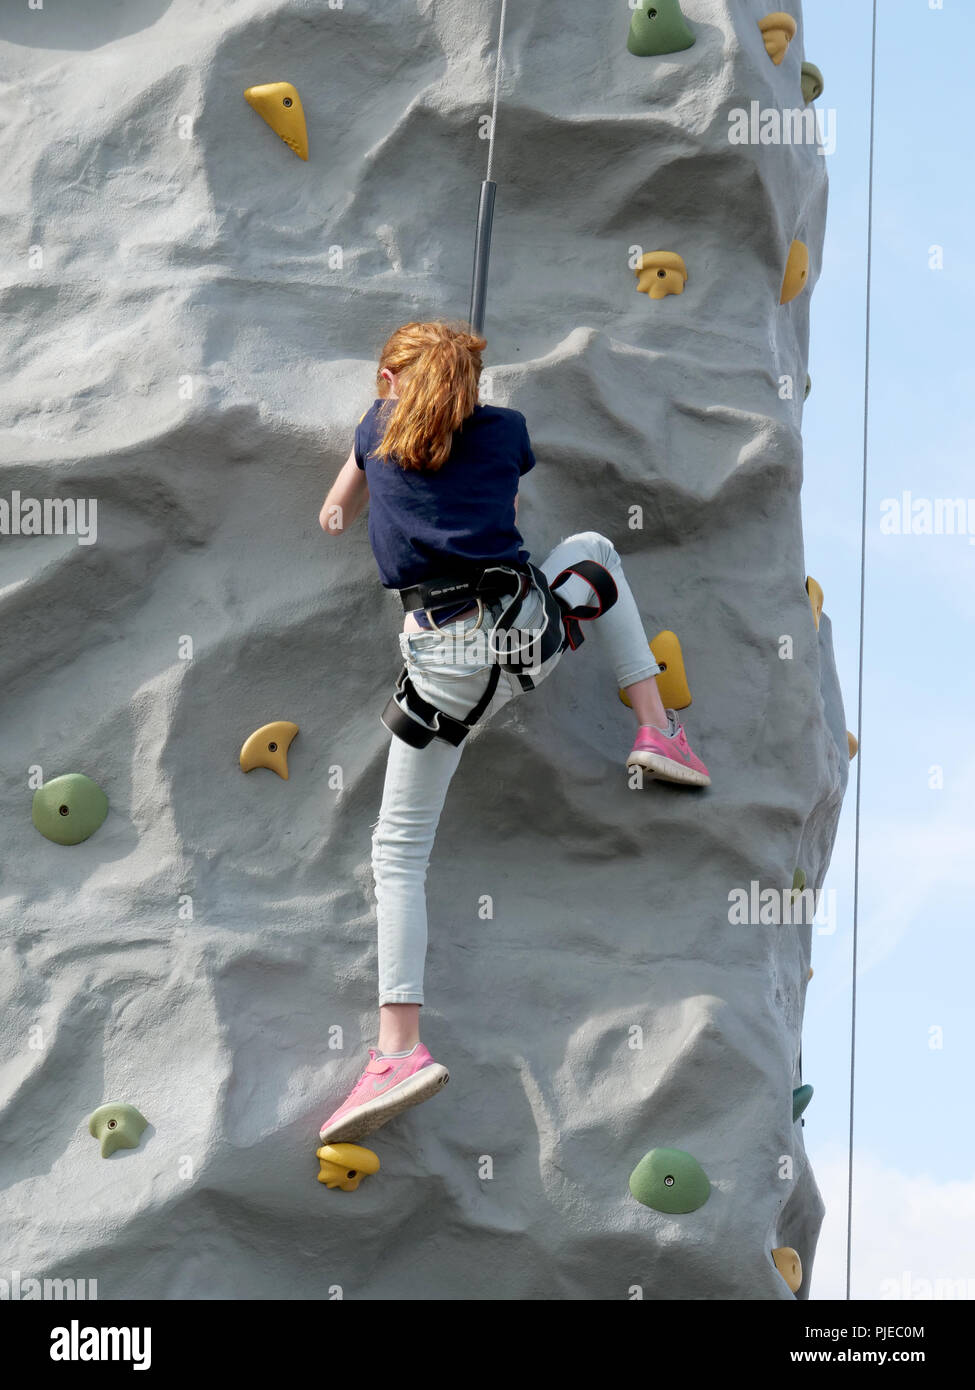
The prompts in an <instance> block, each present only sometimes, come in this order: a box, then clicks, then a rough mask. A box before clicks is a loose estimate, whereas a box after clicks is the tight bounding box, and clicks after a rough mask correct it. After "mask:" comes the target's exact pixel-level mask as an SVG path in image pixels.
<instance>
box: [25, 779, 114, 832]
mask: <svg viewBox="0 0 975 1390" xmlns="http://www.w3.org/2000/svg"><path fill="white" fill-rule="evenodd" d="M107 815H108V797H107V796H106V795H105V793H104V792H103V791H102V789H101V787H100V786H99V785H98V783H97V782H93V781H92V780H91V778H90V777H86V776H85V775H84V773H83V772H67V773H65V775H64V776H63V777H54V778H52V780H51V781H50V782H45V783H44V785H43V787H38V789H37V791H36V792H35V793H34V804H33V806H32V808H31V818H32V819H33V822H34V824H35V825H36V826H37V828H38V830H39V831H40V832H41V834H42V835H44V836H46V837H47V839H49V840H53V841H54V843H55V844H57V845H80V844H81V842H82V840H87V839H88V836H89V835H94V833H95V831H96V830H97V829H98V827H99V826H100V825H101V823H102V821H103V820H104V819H105V817H106V816H107Z"/></svg>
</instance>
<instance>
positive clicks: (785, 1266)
mask: <svg viewBox="0 0 975 1390" xmlns="http://www.w3.org/2000/svg"><path fill="white" fill-rule="evenodd" d="M772 1259H773V1260H774V1261H775V1268H776V1269H777V1270H778V1271H779V1273H780V1274H781V1275H782V1278H783V1279H784V1280H785V1282H786V1283H787V1284H788V1286H789V1288H790V1289H791V1290H792V1292H793V1293H796V1292H797V1291H798V1289H799V1286H800V1284H801V1283H802V1260H800V1258H799V1256H798V1255H797V1254H796V1252H795V1250H793V1248H792V1246H791V1245H780V1246H779V1248H778V1250H773V1251H772Z"/></svg>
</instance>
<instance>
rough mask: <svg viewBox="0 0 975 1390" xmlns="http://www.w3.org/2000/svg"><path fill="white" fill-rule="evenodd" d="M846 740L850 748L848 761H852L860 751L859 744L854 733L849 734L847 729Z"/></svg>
mask: <svg viewBox="0 0 975 1390" xmlns="http://www.w3.org/2000/svg"><path fill="white" fill-rule="evenodd" d="M846 742H847V746H848V747H849V750H850V762H851V763H852V761H853V759H854V758H855V757H856V755H857V753H859V751H860V745H859V743H857V739H856V734H851V733H850V731H849V729H847V731H846Z"/></svg>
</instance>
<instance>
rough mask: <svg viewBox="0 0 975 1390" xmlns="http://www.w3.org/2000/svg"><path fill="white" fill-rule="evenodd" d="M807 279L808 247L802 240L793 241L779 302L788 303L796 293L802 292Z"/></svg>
mask: <svg viewBox="0 0 975 1390" xmlns="http://www.w3.org/2000/svg"><path fill="white" fill-rule="evenodd" d="M808 279H809V247H808V246H807V245H806V243H805V242H804V241H794V242H793V243H792V245H791V246H790V247H789V259H788V260H787V261H786V265H785V276H784V277H783V280H782V293H781V294H780V295H779V303H780V304H788V303H790V301H791V300H793V299H795V298H796V296H797V295H800V294H802V292H803V290H804V289H805V288H806V282H807V280H808Z"/></svg>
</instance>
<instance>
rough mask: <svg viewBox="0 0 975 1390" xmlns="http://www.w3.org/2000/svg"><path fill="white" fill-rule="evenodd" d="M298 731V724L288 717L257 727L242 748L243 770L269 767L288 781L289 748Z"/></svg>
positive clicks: (250, 770) (241, 764)
mask: <svg viewBox="0 0 975 1390" xmlns="http://www.w3.org/2000/svg"><path fill="white" fill-rule="evenodd" d="M297 732H298V725H297V724H292V723H290V722H289V721H288V720H287V719H279V720H278V721H277V722H276V723H274V724H265V725H264V726H263V728H260V729H255V730H254V732H253V733H252V734H251V736H250V738H249V739H248V740H247V742H246V743H245V744H244V746H243V748H242V749H241V750H240V767H241V771H242V772H252V771H253V770H254V768H255V767H267V768H270V769H271V771H272V772H276V773H277V774H278V776H279V777H283V778H284V780H285V781H286V782H287V780H288V749H289V748H290V747H291V745H292V743H293V742H294V737H295V734H296V733H297Z"/></svg>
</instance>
